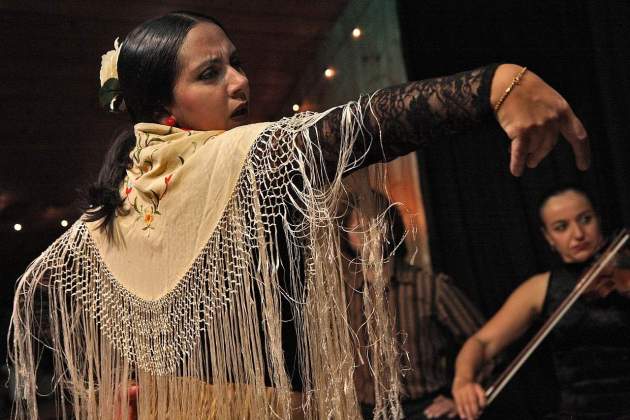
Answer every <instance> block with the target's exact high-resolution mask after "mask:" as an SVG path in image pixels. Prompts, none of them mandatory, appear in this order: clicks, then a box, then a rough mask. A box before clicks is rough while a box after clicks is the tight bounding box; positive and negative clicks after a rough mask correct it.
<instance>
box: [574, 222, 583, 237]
mask: <svg viewBox="0 0 630 420" xmlns="http://www.w3.org/2000/svg"><path fill="white" fill-rule="evenodd" d="M573 237H574V238H575V239H578V240H580V239H582V238H584V228H583V227H582V226H580V224H579V223H576V224H575V226H574V227H573Z"/></svg>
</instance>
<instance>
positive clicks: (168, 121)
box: [164, 115, 177, 127]
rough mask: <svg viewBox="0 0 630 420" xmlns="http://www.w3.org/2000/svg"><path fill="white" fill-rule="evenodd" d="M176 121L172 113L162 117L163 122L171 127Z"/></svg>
mask: <svg viewBox="0 0 630 420" xmlns="http://www.w3.org/2000/svg"><path fill="white" fill-rule="evenodd" d="M176 122H177V121H176V120H175V117H173V116H172V115H169V116H168V117H166V119H164V124H166V125H168V126H169V127H173V126H174V125H175V123H176Z"/></svg>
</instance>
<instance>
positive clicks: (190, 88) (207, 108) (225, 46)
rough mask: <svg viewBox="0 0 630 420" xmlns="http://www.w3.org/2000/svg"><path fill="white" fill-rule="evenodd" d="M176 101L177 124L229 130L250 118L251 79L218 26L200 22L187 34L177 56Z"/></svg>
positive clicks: (174, 89)
mask: <svg viewBox="0 0 630 420" xmlns="http://www.w3.org/2000/svg"><path fill="white" fill-rule="evenodd" d="M178 67H179V72H178V73H179V74H178V76H177V79H176V80H175V87H174V88H173V103H172V104H171V105H170V106H169V107H167V110H168V111H169V112H170V113H171V115H173V116H174V117H175V120H176V121H177V123H176V124H177V126H178V127H181V128H188V129H193V130H229V129H230V128H234V127H237V126H240V125H243V124H247V123H248V120H249V81H248V80H247V77H246V76H245V73H244V72H243V69H242V68H241V64H240V60H239V58H238V55H237V53H236V48H235V47H234V45H233V44H232V42H231V41H230V40H229V39H228V37H227V36H226V35H225V32H223V30H222V29H221V28H219V27H218V26H217V25H215V24H213V23H209V22H201V23H198V24H197V25H195V26H194V27H193V28H192V29H191V30H190V31H189V32H188V34H187V35H186V38H185V39H184V42H183V44H182V47H181V49H180V51H179V58H178Z"/></svg>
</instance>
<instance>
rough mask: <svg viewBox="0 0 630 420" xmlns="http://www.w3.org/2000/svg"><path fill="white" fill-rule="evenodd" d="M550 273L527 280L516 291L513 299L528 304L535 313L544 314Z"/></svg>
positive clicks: (539, 274) (540, 274)
mask: <svg viewBox="0 0 630 420" xmlns="http://www.w3.org/2000/svg"><path fill="white" fill-rule="evenodd" d="M549 274H550V273H549V271H546V272H544V273H538V274H536V275H533V276H532V277H530V278H529V279H527V280H525V281H524V282H523V283H522V284H521V285H520V286H519V287H518V288H517V289H516V290H515V291H514V293H512V297H514V298H515V299H517V300H519V301H521V302H523V303H527V306H529V307H530V308H532V309H533V310H534V312H536V313H537V314H540V313H541V312H542V308H543V304H544V301H545V295H546V294H547V286H548V285H549Z"/></svg>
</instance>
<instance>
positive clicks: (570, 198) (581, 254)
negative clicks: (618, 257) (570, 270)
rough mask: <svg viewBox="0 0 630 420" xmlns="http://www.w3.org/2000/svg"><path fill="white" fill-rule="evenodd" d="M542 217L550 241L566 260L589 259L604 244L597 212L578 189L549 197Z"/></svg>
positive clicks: (544, 230)
mask: <svg viewBox="0 0 630 420" xmlns="http://www.w3.org/2000/svg"><path fill="white" fill-rule="evenodd" d="M541 216H542V219H543V222H544V223H545V226H544V229H543V233H544V234H545V238H546V239H547V242H549V244H550V245H551V246H552V247H553V248H554V249H555V250H556V251H557V252H558V253H559V254H560V257H562V260H563V261H564V262H566V263H571V262H583V261H586V260H588V259H589V258H590V257H591V256H592V255H593V254H594V253H595V252H596V251H597V249H598V248H599V246H600V244H601V243H602V240H603V238H602V234H601V231H600V227H599V219H598V218H597V214H596V213H595V210H593V206H592V204H591V202H590V201H589V200H588V198H586V197H585V196H584V195H583V194H581V193H579V192H576V191H573V190H568V191H565V192H563V193H560V194H558V195H555V196H553V197H551V198H549V200H547V202H546V203H545V205H544V207H543V208H542V209H541Z"/></svg>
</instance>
